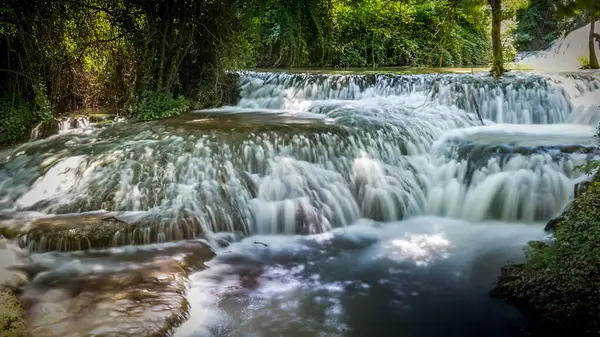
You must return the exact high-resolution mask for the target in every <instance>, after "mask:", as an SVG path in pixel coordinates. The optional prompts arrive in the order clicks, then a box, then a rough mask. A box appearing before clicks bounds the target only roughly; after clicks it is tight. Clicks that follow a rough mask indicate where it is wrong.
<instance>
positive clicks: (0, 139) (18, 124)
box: [0, 97, 34, 146]
mask: <svg viewBox="0 0 600 337" xmlns="http://www.w3.org/2000/svg"><path fill="white" fill-rule="evenodd" d="M33 123H34V114H33V110H32V107H31V104H29V103H26V102H24V101H22V100H14V99H11V98H10V97H0V146H5V145H8V144H12V143H15V142H18V141H21V140H23V139H25V138H26V137H27V136H28V135H29V131H30V130H31V128H32V126H33Z"/></svg>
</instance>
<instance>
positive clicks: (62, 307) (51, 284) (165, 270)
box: [0, 212, 214, 337]
mask: <svg viewBox="0 0 600 337" xmlns="http://www.w3.org/2000/svg"><path fill="white" fill-rule="evenodd" d="M178 226H181V225H180V224H178ZM0 228H1V233H2V235H1V236H0V254H1V255H0V256H2V259H0V336H2V337H4V336H44V337H46V336H47V337H88V336H90V337H91V336H106V337H109V336H110V337H112V336H115V337H116V336H119V337H133V336H156V337H158V336H161V337H162V336H170V335H171V334H172V332H173V330H174V329H175V328H176V327H177V326H179V325H180V324H181V323H183V322H184V321H185V320H186V319H187V317H188V310H189V304H188V301H187V299H186V294H187V289H188V286H189V279H188V273H189V272H190V271H194V270H198V269H202V268H204V262H205V261H207V260H209V259H211V258H212V257H213V256H214V253H213V251H212V250H211V249H210V247H208V246H207V245H206V244H205V243H204V241H202V240H189V241H177V242H169V243H167V244H154V243H156V242H159V241H174V240H172V239H177V238H179V237H184V238H185V237H186V236H189V237H196V236H197V234H196V233H198V231H181V232H178V231H177V230H180V229H181V227H177V228H174V227H173V228H172V227H157V226H145V223H144V222H143V221H140V220H139V218H134V219H133V220H132V218H131V217H130V218H127V217H120V216H115V215H114V214H113V213H104V212H97V213H93V214H79V215H64V216H54V217H47V218H41V219H31V218H19V217H13V218H12V219H10V218H9V219H7V218H6V217H5V218H4V219H0ZM187 228H190V227H187ZM169 229H177V230H172V233H175V232H178V233H182V234H181V235H180V236H175V235H174V234H173V236H169V234H168V233H167V232H168V231H169ZM165 233H167V234H166V235H165ZM2 236H4V237H2ZM6 237H10V238H11V240H12V241H9V240H8V239H7V238H6ZM165 238H166V240H165ZM15 243H18V246H17V245H15ZM136 245H141V246H136ZM19 246H20V247H22V248H20V247H19ZM109 247H118V248H116V249H113V248H109ZM8 253H10V254H8Z"/></svg>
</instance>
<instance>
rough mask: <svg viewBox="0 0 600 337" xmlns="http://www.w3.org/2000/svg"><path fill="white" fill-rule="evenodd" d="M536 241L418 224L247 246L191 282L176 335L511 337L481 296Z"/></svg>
mask: <svg viewBox="0 0 600 337" xmlns="http://www.w3.org/2000/svg"><path fill="white" fill-rule="evenodd" d="M542 236H543V231H542V230H541V228H540V227H537V226H528V225H520V224H513V225H506V224H501V223H488V224H470V223H467V222H464V221H453V220H448V219H444V218H435V217H418V218H413V219H410V220H405V221H403V222H401V223H389V224H384V225H383V224H377V223H371V222H369V221H361V222H359V223H358V224H356V225H353V226H350V227H347V228H344V229H337V230H334V231H332V232H328V233H324V234H319V235H313V236H304V237H298V236H283V237H282V236H259V237H253V238H249V239H246V240H243V241H241V242H240V243H236V244H233V245H232V246H229V247H227V248H224V249H222V250H220V251H218V252H217V256H216V257H215V258H214V259H213V260H211V261H210V262H208V267H209V268H208V269H206V270H204V271H201V272H199V273H196V274H194V275H192V280H193V286H192V288H191V289H190V293H189V299H190V304H191V313H190V314H191V316H190V317H191V318H190V320H188V321H187V322H186V323H185V324H184V325H183V326H182V327H180V328H179V329H178V330H177V332H176V334H175V336H180V337H183V336H203V337H204V336H207V337H208V336H215V337H216V336H274V335H285V336H321V335H327V336H361V335H370V336H384V335H389V334H390V333H392V332H393V333H394V334H396V335H398V334H401V335H402V336H409V337H410V336H438V335H439V334H440V333H442V332H443V333H444V335H445V336H476V335H486V336H507V335H514V333H515V330H514V328H515V327H516V326H518V324H519V316H518V314H516V313H515V312H513V311H511V310H508V309H507V308H504V307H503V306H502V305H500V304H499V303H496V302H494V301H492V300H491V299H489V298H487V297H486V296H481V295H482V294H484V293H486V292H487V287H488V285H489V283H490V282H491V281H492V280H493V278H494V276H495V273H496V270H495V268H498V267H499V266H500V265H501V264H502V263H503V262H504V261H505V259H515V260H518V259H520V258H522V256H521V254H522V253H520V249H519V247H520V246H521V245H523V244H525V243H526V242H527V241H528V240H531V239H536V238H541V237H542ZM256 242H260V243H261V244H256ZM433 302H435V303H437V304H436V305H435V306H433V305H430V304H431V303H433ZM458 303H460V308H461V310H458V311H457V310H453V309H451V308H456V306H457V305H459V304H458ZM425 319H426V320H427V322H428V323H427V324H424V320H425ZM315 322H318V324H315ZM376 322H377V324H375V323H376Z"/></svg>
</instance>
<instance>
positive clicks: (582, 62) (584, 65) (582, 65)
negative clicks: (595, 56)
mask: <svg viewBox="0 0 600 337" xmlns="http://www.w3.org/2000/svg"><path fill="white" fill-rule="evenodd" d="M577 63H579V69H590V68H591V67H590V59H589V58H587V57H585V56H578V57H577Z"/></svg>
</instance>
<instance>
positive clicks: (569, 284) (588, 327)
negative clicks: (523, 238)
mask: <svg viewBox="0 0 600 337" xmlns="http://www.w3.org/2000/svg"><path fill="white" fill-rule="evenodd" d="M554 237H555V240H554V242H553V244H551V245H547V244H545V243H541V242H532V243H530V244H529V245H528V247H527V248H526V255H527V259H526V262H525V264H522V265H508V266H505V267H504V268H503V269H502V272H501V275H500V277H499V278H498V281H497V283H496V284H495V286H494V288H493V289H492V291H491V295H492V296H494V297H497V298H500V299H504V300H506V301H508V302H510V303H512V304H515V305H516V306H517V307H518V308H520V309H521V311H523V312H524V313H525V314H526V315H527V316H529V317H530V318H532V320H533V321H534V324H533V325H534V326H533V330H535V331H541V332H540V335H544V334H546V333H547V332H548V331H550V332H552V333H554V332H557V331H561V332H560V333H564V335H565V336H567V335H568V336H598V335H600V182H598V180H597V178H594V179H592V181H591V183H590V186H589V188H588V189H587V191H585V192H584V193H583V194H581V195H580V196H579V197H577V198H575V199H574V200H573V201H572V202H571V203H570V204H569V205H568V206H567V208H566V209H565V210H564V212H563V214H562V215H561V217H560V218H559V219H558V221H557V223H556V229H555V232H554ZM559 335H560V334H559ZM561 336H562V335H561Z"/></svg>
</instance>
